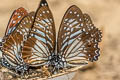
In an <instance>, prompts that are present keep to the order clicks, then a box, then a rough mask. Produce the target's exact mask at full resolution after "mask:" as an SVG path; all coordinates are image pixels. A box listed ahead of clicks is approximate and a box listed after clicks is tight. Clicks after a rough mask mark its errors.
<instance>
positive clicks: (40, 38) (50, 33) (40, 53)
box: [22, 0, 56, 66]
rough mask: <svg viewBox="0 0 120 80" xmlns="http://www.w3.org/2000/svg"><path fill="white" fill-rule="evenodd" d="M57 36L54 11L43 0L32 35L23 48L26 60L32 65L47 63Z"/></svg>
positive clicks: (36, 15)
mask: <svg viewBox="0 0 120 80" xmlns="http://www.w3.org/2000/svg"><path fill="white" fill-rule="evenodd" d="M55 36H56V35H55V26H54V20H53V16H52V13H51V11H50V9H49V7H48V4H47V2H46V0H41V2H40V6H39V8H38V9H37V11H36V14H35V20H34V25H33V27H32V30H31V32H30V36H29V38H28V39H27V41H26V42H25V43H24V47H23V49H22V55H23V59H24V61H25V62H26V63H28V64H30V65H32V66H40V65H44V64H46V62H47V60H48V56H50V55H51V53H53V52H54V50H55V43H56V37H55Z"/></svg>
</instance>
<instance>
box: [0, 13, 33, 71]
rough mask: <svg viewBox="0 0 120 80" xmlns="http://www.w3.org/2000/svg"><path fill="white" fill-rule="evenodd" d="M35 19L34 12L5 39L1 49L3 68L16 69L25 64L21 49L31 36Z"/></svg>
mask: <svg viewBox="0 0 120 80" xmlns="http://www.w3.org/2000/svg"><path fill="white" fill-rule="evenodd" d="M33 17H34V13H33V12H32V13H29V14H28V15H26V16H25V17H24V18H23V19H22V20H21V22H20V23H19V24H17V25H16V29H15V30H14V31H13V32H11V33H10V35H8V36H5V37H4V38H3V42H2V47H1V51H2V58H3V59H2V60H3V61H2V65H3V66H5V67H7V68H9V69H15V68H17V66H20V65H22V64H23V63H24V62H23V59H22V55H21V47H22V46H23V42H24V41H25V40H26V38H27V35H28V34H29V30H30V29H31V26H32V22H33V20H34V19H33ZM16 71H17V69H16Z"/></svg>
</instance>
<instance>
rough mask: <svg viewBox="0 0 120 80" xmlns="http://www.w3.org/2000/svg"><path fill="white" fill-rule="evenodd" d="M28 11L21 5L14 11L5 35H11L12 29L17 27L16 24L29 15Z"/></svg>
mask: <svg viewBox="0 0 120 80" xmlns="http://www.w3.org/2000/svg"><path fill="white" fill-rule="evenodd" d="M27 14H28V13H27V11H26V10H25V9H24V8H22V7H20V8H18V9H17V10H15V11H14V12H13V13H12V16H11V18H10V20H9V22H8V25H7V28H6V31H5V35H9V34H10V33H11V32H12V31H14V30H15V29H16V25H17V24H18V23H19V22H20V21H21V20H22V18H23V17H24V16H25V15H27Z"/></svg>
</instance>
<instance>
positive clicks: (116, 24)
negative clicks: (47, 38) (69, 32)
mask: <svg viewBox="0 0 120 80" xmlns="http://www.w3.org/2000/svg"><path fill="white" fill-rule="evenodd" d="M39 2H40V0H0V37H3V36H4V33H5V29H6V26H7V24H8V21H9V18H10V16H11V14H12V12H13V11H14V10H15V9H17V8H19V7H24V8H25V9H27V10H28V12H30V11H35V10H36V8H37V7H38V4H39ZM47 2H48V4H49V7H50V9H51V11H52V13H53V16H54V19H55V25H56V30H57V31H58V29H59V25H60V22H61V20H62V17H63V15H64V13H65V11H66V10H67V8H69V7H70V6H71V5H77V6H78V7H79V8H80V9H81V10H82V12H83V13H88V14H89V15H90V16H91V19H92V20H93V23H94V24H95V26H96V27H98V28H100V29H102V31H103V39H102V43H101V48H102V49H101V56H100V57H99V60H98V61H97V62H95V63H92V64H91V65H89V66H88V67H85V68H83V69H80V70H78V71H77V73H76V75H75V76H74V77H73V79H72V80H120V0H47ZM0 76H1V75H0Z"/></svg>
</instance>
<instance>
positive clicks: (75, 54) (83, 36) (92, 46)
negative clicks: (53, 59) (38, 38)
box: [57, 5, 101, 66]
mask: <svg viewBox="0 0 120 80" xmlns="http://www.w3.org/2000/svg"><path fill="white" fill-rule="evenodd" d="M100 41H101V31H100V30H98V28H96V27H95V26H94V24H93V23H92V21H91V19H90V17H89V15H88V14H83V13H82V12H81V10H80V9H79V8H78V7H77V6H75V5H73V6H71V7H70V8H69V9H68V10H67V12H66V13H65V15H64V17H63V20H62V23H61V26H60V29H59V33H58V43H57V48H58V54H61V55H62V57H63V58H65V60H66V62H67V64H68V65H69V66H79V65H80V64H81V63H84V61H88V60H89V61H96V60H97V59H98V56H99V55H100V54H99V51H100V49H99V48H98V43H99V42H100Z"/></svg>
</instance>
